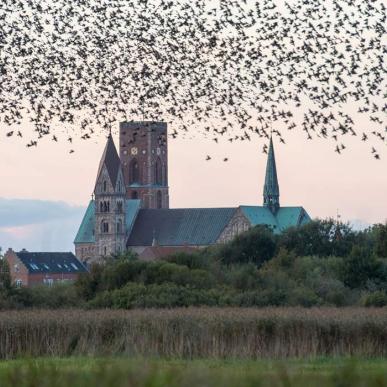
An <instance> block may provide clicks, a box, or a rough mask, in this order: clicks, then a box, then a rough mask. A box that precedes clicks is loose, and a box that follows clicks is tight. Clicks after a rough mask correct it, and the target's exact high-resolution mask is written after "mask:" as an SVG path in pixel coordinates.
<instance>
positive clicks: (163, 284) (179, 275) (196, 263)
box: [0, 220, 387, 309]
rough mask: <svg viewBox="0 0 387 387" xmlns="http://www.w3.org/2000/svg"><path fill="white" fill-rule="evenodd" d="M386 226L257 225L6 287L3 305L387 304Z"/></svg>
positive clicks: (0, 295) (0, 299)
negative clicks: (149, 255)
mask: <svg viewBox="0 0 387 387" xmlns="http://www.w3.org/2000/svg"><path fill="white" fill-rule="evenodd" d="M383 232H384V226H380V225H376V226H374V227H371V228H369V229H367V230H365V231H361V232H355V231H353V230H351V228H350V227H349V226H348V225H346V224H341V223H337V222H333V221H332V220H327V221H320V220H317V221H314V222H311V223H309V224H307V225H305V226H302V227H300V228H298V229H289V230H287V231H285V232H284V233H282V234H279V235H276V234H274V233H273V232H272V230H271V229H269V228H267V227H255V228H253V229H251V230H249V231H248V232H246V233H243V234H241V235H239V236H238V237H236V238H235V239H234V240H233V241H231V242H229V243H227V244H224V245H217V246H212V247H208V248H206V249H202V250H197V251H195V252H190V253H178V254H174V255H172V256H169V257H166V258H165V259H164V260H159V261H154V262H145V261H141V260H139V259H138V256H137V255H136V254H134V253H133V252H130V251H129V252H126V253H124V254H121V255H119V256H115V257H108V258H106V259H104V260H103V261H102V262H99V263H95V264H93V265H92V266H91V267H90V271H89V273H86V274H82V275H81V276H80V277H79V278H78V280H77V281H76V283H75V285H74V286H71V285H68V286H64V287H53V288H44V287H43V288H41V287H37V288H32V289H24V288H23V289H16V288H13V287H11V286H9V282H5V284H8V285H6V287H5V289H3V291H0V308H1V309H11V308H23V307H47V308H58V307H60V306H77V307H85V308H113V309H121V308H122V309H134V308H175V307H188V306H241V307H254V306H256V307H263V306H304V307H312V306H323V305H326V306H350V305H362V306H377V307H381V306H384V304H385V302H384V295H385V294H386V292H387V260H386V259H385V258H382V257H381V256H378V252H380V251H381V252H383V249H381V247H380V246H383V241H384V239H383V238H384V236H383V235H384V234H383Z"/></svg>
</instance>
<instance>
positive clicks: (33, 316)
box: [0, 308, 387, 359]
mask: <svg viewBox="0 0 387 387" xmlns="http://www.w3.org/2000/svg"><path fill="white" fill-rule="evenodd" d="M69 355H86V356H101V355H130V356H156V357H166V358H187V359H190V358H241V359H258V358H273V359H275V358H289V357H291V358H310V357H321V356H362V357H364V356H366V357H386V356H387V309H369V308H367V309H362V308H348V309H346V308H341V309H336V308H314V309H313V308H312V309H303V308H267V309H240V308H229V309H227V308H225V309H220V308H218V309H217V308H211V309H209V308H192V309H171V310H160V309H159V310H149V309H148V310H133V311H117V310H114V311H113V310H98V311H83V310H56V311H47V310H29V311H9V312H0V358H2V359H9V358H15V357H23V356H33V357H35V356H69Z"/></svg>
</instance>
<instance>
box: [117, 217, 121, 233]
mask: <svg viewBox="0 0 387 387" xmlns="http://www.w3.org/2000/svg"><path fill="white" fill-rule="evenodd" d="M121 233H122V220H121V219H119V220H118V222H117V234H121Z"/></svg>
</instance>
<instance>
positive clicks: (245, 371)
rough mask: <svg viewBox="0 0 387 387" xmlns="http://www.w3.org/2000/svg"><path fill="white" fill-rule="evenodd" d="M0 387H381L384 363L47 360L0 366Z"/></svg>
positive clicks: (386, 379)
mask: <svg viewBox="0 0 387 387" xmlns="http://www.w3.org/2000/svg"><path fill="white" fill-rule="evenodd" d="M0 386H2V387H3V386H4V387H8V386H19V387H35V386H36V387H38V386H39V387H45V386H47V387H52V386H55V387H65V386H66V387H67V386H71V387H81V386H82V387H83V386H99V387H113V386H114V387H124V386H125V387H130V386H138V387H142V386H144V387H162V386H168V387H175V386H176V387H185V386H187V387H195V386H201V387H205V386H211V387H212V386H214V387H217V386H219V387H235V386H241V387H243V386H251V387H253V386H262V387H276V386H278V387H280V386H284V387H285V386H286V387H292V386H297V387H304V386H305V387H309V386H310V387H313V386H319V387H330V386H332V387H333V386H335V387H336V386H337V387H346V386H348V387H357V386H359V387H360V386H364V387H365V386H367V387H373V386H375V387H382V386H387V361H385V360H364V359H363V360H360V359H345V358H321V359H315V360H286V361H281V360H277V361H272V360H259V361H240V360H228V361H225V360H191V361H184V360H161V359H141V358H136V359H125V358H111V357H109V358H77V357H74V358H71V357H70V358H52V359H41V358H39V359H21V360H11V361H2V362H0Z"/></svg>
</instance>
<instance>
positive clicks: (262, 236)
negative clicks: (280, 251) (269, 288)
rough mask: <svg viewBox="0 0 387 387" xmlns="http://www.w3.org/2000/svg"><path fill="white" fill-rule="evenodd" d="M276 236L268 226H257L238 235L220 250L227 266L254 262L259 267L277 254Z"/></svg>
mask: <svg viewBox="0 0 387 387" xmlns="http://www.w3.org/2000/svg"><path fill="white" fill-rule="evenodd" d="M275 248H276V245H275V241H274V234H273V232H272V231H271V230H270V228H269V227H267V226H256V227H254V228H252V229H250V230H249V231H246V232H245V233H243V234H240V235H238V236H237V237H235V238H234V240H232V241H231V242H230V243H228V244H226V245H225V246H224V247H223V249H221V250H220V257H221V259H222V261H223V262H224V263H225V264H231V263H239V264H240V263H248V262H253V263H254V264H256V265H257V266H260V265H262V264H263V263H264V262H266V261H267V260H269V259H270V258H273V256H274V253H275Z"/></svg>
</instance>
